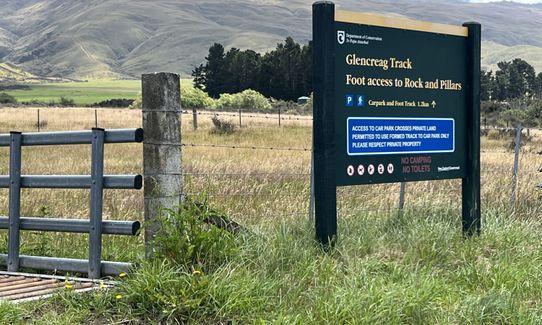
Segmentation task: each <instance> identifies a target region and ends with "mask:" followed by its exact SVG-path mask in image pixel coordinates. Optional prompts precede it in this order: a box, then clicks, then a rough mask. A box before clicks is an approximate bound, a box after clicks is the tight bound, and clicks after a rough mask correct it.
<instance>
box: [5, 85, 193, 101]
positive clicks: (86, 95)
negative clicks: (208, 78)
mask: <svg viewBox="0 0 542 325" xmlns="http://www.w3.org/2000/svg"><path fill="white" fill-rule="evenodd" d="M182 83H183V85H184V84H187V85H191V84H192V82H191V80H188V79H186V80H182ZM30 87H31V89H30V90H12V91H6V93H8V94H10V95H12V96H14V97H15V98H16V99H17V101H18V102H19V103H21V102H32V101H37V102H41V103H49V102H52V101H54V102H56V103H58V102H59V101H60V97H61V96H64V97H66V98H70V99H73V100H74V101H75V104H76V105H78V106H87V105H92V104H94V103H99V102H101V101H104V100H107V99H120V98H126V99H136V98H137V97H139V96H141V81H140V80H91V81H87V82H65V83H45V84H36V85H34V84H30Z"/></svg>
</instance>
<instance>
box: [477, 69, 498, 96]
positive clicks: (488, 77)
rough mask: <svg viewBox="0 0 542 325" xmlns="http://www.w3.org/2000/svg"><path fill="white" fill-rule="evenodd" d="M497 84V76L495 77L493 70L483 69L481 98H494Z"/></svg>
mask: <svg viewBox="0 0 542 325" xmlns="http://www.w3.org/2000/svg"><path fill="white" fill-rule="evenodd" d="M494 84H495V78H494V77H493V71H489V72H487V71H485V70H482V72H481V73H480V99H481V100H490V99H492V98H493V92H494V91H495V90H494V87H495V86H494Z"/></svg>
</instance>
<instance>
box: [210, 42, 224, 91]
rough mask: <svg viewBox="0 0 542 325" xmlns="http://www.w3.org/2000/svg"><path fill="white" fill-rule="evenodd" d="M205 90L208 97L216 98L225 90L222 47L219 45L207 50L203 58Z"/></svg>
mask: <svg viewBox="0 0 542 325" xmlns="http://www.w3.org/2000/svg"><path fill="white" fill-rule="evenodd" d="M205 59H206V60H207V64H206V65H205V81H206V84H205V90H206V91H207V93H208V94H209V96H211V97H213V98H218V96H219V95H220V94H222V93H224V92H225V90H226V73H225V72H226V70H225V67H224V63H225V55H224V46H222V45H221V44H219V43H215V44H213V46H211V47H210V48H209V55H208V56H207V57H206V58H205Z"/></svg>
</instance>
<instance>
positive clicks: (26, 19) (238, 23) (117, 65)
mask: <svg viewBox="0 0 542 325" xmlns="http://www.w3.org/2000/svg"><path fill="white" fill-rule="evenodd" d="M312 2H313V1H312V0H310V1H309V0H293V1H288V2H286V1H278V0H230V1H228V2H223V1H218V0H204V1H189V0H156V1H152V2H150V1H147V0H72V1H70V2H66V1H65V0H48V1H41V0H3V1H2V7H0V62H2V61H3V62H11V63H14V64H17V65H18V66H20V67H21V68H23V69H24V70H27V71H29V72H31V73H32V74H34V75H43V76H64V77H66V76H67V77H71V78H78V79H95V78H125V77H137V76H139V75H140V74H141V73H145V72H152V71H159V70H167V71H176V72H179V73H181V74H183V75H187V74H189V73H190V71H191V70H192V69H193V67H194V66H196V65H198V64H200V63H201V62H202V60H203V58H204V56H205V55H206V53H207V49H208V48H209V46H210V45H211V44H212V43H213V42H220V43H222V44H224V45H225V46H226V47H231V46H235V47H240V48H253V49H256V50H258V51H266V50H268V49H270V48H273V47H274V46H275V45H276V43H277V42H280V41H282V40H284V38H285V37H286V36H293V37H294V38H295V39H296V40H297V41H299V42H306V41H308V40H309V39H310V37H311V35H310V33H311V4H312ZM336 4H337V6H338V7H340V8H341V9H347V10H356V11H366V12H374V13H379V14H382V13H385V14H392V15H401V16H406V17H410V18H414V19H423V20H428V21H435V22H444V23H450V24H461V23H462V22H464V21H470V20H476V21H479V22H481V23H482V24H483V26H484V30H483V39H484V58H483V65H484V66H486V67H494V64H495V63H496V62H498V61H500V60H503V59H510V58H513V57H515V56H517V55H520V56H522V57H524V58H526V59H527V60H528V61H529V62H530V63H531V64H533V65H534V66H535V68H536V69H537V71H542V5H523V4H517V3H510V2H502V3H487V4H480V3H477V4H475V3H472V4H471V3H465V2H463V1H459V0H455V1H450V0H436V1H431V2H428V1H421V0H401V1H391V0H380V1H375V0H367V1H363V2H360V1H357V0H337V1H336Z"/></svg>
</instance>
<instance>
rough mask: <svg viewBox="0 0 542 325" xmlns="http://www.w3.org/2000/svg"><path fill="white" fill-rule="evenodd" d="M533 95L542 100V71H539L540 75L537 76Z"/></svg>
mask: <svg viewBox="0 0 542 325" xmlns="http://www.w3.org/2000/svg"><path fill="white" fill-rule="evenodd" d="M533 95H534V96H535V97H536V98H538V99H540V100H542V72H540V73H538V76H536V79H535V82H534V94H533Z"/></svg>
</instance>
